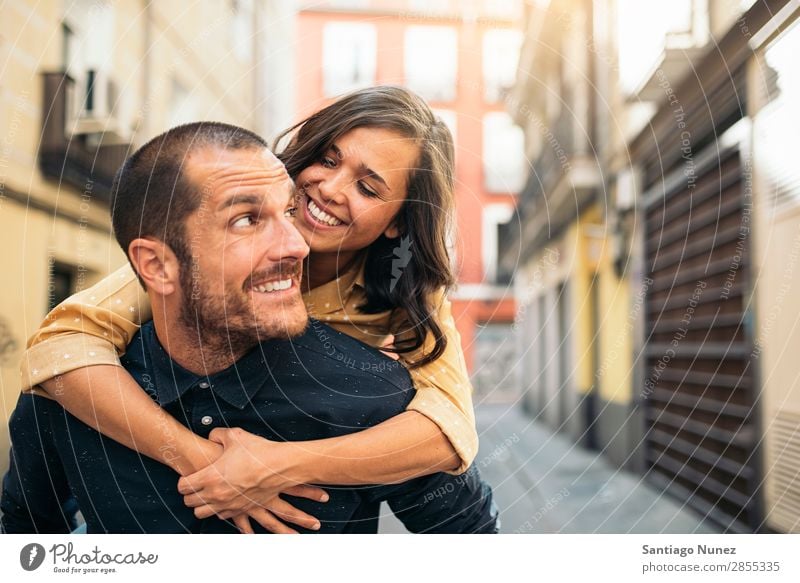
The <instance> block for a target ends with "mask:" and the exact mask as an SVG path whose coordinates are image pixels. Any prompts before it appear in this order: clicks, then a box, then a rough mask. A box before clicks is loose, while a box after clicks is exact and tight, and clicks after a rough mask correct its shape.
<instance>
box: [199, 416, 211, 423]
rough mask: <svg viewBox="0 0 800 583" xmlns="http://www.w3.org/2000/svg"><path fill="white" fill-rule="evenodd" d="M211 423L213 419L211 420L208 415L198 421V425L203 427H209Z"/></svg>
mask: <svg viewBox="0 0 800 583" xmlns="http://www.w3.org/2000/svg"><path fill="white" fill-rule="evenodd" d="M213 421H214V419H212V418H211V416H210V415H205V416H204V417H203V418H202V419H200V423H202V424H203V425H211V423H213Z"/></svg>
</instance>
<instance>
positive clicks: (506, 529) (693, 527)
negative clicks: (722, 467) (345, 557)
mask: <svg viewBox="0 0 800 583" xmlns="http://www.w3.org/2000/svg"><path fill="white" fill-rule="evenodd" d="M477 420H478V431H479V433H480V437H481V448H480V452H479V453H478V457H477V458H476V460H475V463H476V464H477V466H478V468H479V469H480V471H481V473H482V475H483V478H484V479H485V480H486V481H487V482H488V483H489V484H491V486H492V488H493V489H494V495H495V500H496V502H497V505H498V506H499V507H500V511H501V520H502V526H501V531H502V532H503V533H540V534H541V533H556V532H563V533H587V534H589V533H716V532H721V531H720V530H719V529H718V528H717V527H715V526H714V525H712V524H710V523H708V522H705V521H703V518H702V517H701V516H699V515H696V514H695V513H694V512H692V511H691V510H689V509H687V508H683V507H682V506H681V504H680V502H679V501H677V500H675V499H673V498H671V497H669V496H666V495H663V494H662V493H661V492H660V491H659V490H657V489H655V488H653V487H652V486H651V485H649V484H647V483H646V482H645V481H644V480H642V478H641V476H638V475H635V474H632V473H629V472H626V471H623V470H619V469H617V468H615V467H614V466H612V465H611V464H610V463H608V462H607V461H606V460H605V459H604V458H603V457H602V456H600V455H599V454H598V453H597V452H592V451H587V450H585V449H583V448H581V447H579V446H577V445H576V444H574V443H573V442H572V441H571V440H569V439H568V438H567V437H566V436H563V435H561V434H554V433H553V432H552V431H551V430H550V429H549V428H548V427H545V426H543V425H542V424H541V423H538V422H534V421H533V420H532V419H531V418H530V417H528V416H527V415H526V414H525V413H524V412H522V411H521V410H519V409H518V408H516V407H514V406H513V405H485V406H481V407H479V408H478V409H477ZM383 510H384V512H382V518H381V528H380V531H381V532H395V533H396V532H405V529H404V528H403V526H402V524H400V523H399V521H397V520H396V519H395V518H394V517H393V516H391V512H390V511H389V509H388V508H387V507H384V508H383Z"/></svg>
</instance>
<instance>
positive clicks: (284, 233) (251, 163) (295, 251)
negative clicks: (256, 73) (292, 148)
mask: <svg viewBox="0 0 800 583" xmlns="http://www.w3.org/2000/svg"><path fill="white" fill-rule="evenodd" d="M184 172H185V177H186V179H187V180H189V181H190V183H191V184H192V185H193V186H194V188H196V196H199V197H201V198H200V205H199V208H198V209H197V210H195V211H194V212H193V213H192V214H191V215H190V216H189V217H188V219H187V220H186V229H185V233H186V238H187V240H186V241H185V244H186V247H187V248H188V250H189V253H190V256H191V261H190V264H189V265H181V291H182V296H183V297H182V309H181V314H180V317H181V320H182V321H183V323H184V324H185V325H186V326H187V327H188V328H189V329H190V330H197V333H198V335H199V338H200V339H201V340H206V341H211V342H217V343H219V342H222V343H224V344H226V345H227V344H230V346H231V348H233V349H244V348H248V347H251V346H253V345H254V344H256V343H258V342H260V341H262V340H266V339H268V338H288V337H291V336H296V335H298V334H300V333H301V332H302V331H303V330H304V329H305V327H306V325H307V323H308V314H307V312H306V308H305V305H304V304H303V300H302V298H301V295H300V277H301V266H302V261H303V259H304V258H305V257H306V255H308V246H307V245H306V243H305V241H304V240H303V238H302V237H301V236H300V233H299V232H298V231H297V229H295V227H294V225H293V221H294V218H293V217H294V213H295V210H294V208H293V207H292V204H293V201H294V183H293V182H292V180H291V179H290V178H289V175H288V174H287V173H286V170H285V169H284V167H283V164H281V163H280V161H278V160H277V158H275V157H274V156H273V155H272V154H271V153H270V152H269V151H268V150H266V149H261V150H258V149H247V150H225V149H222V148H216V147H208V148H200V149H197V150H195V151H194V152H192V153H191V154H190V155H189V157H188V158H187V160H186V165H185V170H184Z"/></svg>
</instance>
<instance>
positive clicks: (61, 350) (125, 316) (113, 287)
mask: <svg viewBox="0 0 800 583" xmlns="http://www.w3.org/2000/svg"><path fill="white" fill-rule="evenodd" d="M150 318H152V314H151V311H150V300H149V298H148V297H147V293H146V292H145V291H144V289H143V288H142V286H141V285H140V284H139V281H138V279H137V278H136V275H135V273H134V272H133V269H132V268H131V266H130V264H127V263H126V264H125V266H124V267H121V268H120V269H118V270H117V271H115V272H114V273H112V274H111V275H109V276H107V277H106V278H105V279H103V280H102V281H100V282H98V283H97V284H95V285H93V286H92V287H90V288H88V289H86V290H83V291H81V292H78V293H76V294H74V295H72V296H70V297H69V298H67V299H66V300H64V301H63V302H61V303H60V304H59V305H57V306H56V307H55V308H53V310H52V311H51V312H50V313H49V314H48V315H47V317H46V318H45V320H44V322H42V324H41V326H40V327H39V329H38V330H37V331H36V332H35V333H34V334H33V335H32V336H31V337H30V339H29V340H28V348H27V350H26V351H25V353H24V354H23V357H22V363H21V365H20V369H21V377H22V390H23V391H31V390H33V388H34V387H35V386H36V385H38V384H39V383H42V382H44V381H46V380H49V379H52V378H54V377H57V376H58V375H61V374H64V373H67V372H70V371H73V370H76V369H79V368H83V367H87V366H96V365H100V364H111V365H117V366H120V362H119V356H120V355H122V354H124V352H125V349H126V347H127V346H128V343H129V342H130V340H131V338H132V337H133V335H134V334H136V331H137V330H138V329H139V325H140V324H141V323H142V322H146V321H147V320H149V319H150Z"/></svg>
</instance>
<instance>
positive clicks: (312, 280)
mask: <svg viewBox="0 0 800 583" xmlns="http://www.w3.org/2000/svg"><path fill="white" fill-rule="evenodd" d="M364 252H365V251H342V252H336V253H310V254H309V256H308V257H306V260H305V261H304V262H303V275H304V276H305V277H304V280H305V281H304V283H303V291H304V292H307V291H310V290H312V289H314V288H317V287H319V286H321V285H325V284H326V283H329V282H331V281H333V280H334V279H336V278H337V277H341V276H342V275H343V274H345V273H347V271H348V270H350V269H351V268H352V267H353V265H354V264H355V263H356V262H357V261H358V260H359V259H360V258H361V257H362V255H361V254H362V253H364Z"/></svg>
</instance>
